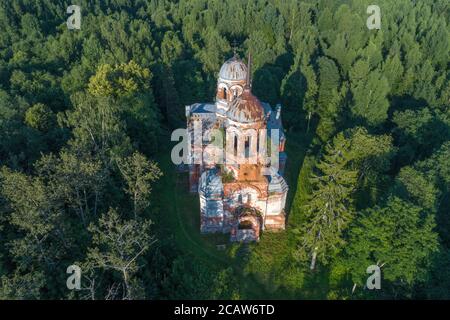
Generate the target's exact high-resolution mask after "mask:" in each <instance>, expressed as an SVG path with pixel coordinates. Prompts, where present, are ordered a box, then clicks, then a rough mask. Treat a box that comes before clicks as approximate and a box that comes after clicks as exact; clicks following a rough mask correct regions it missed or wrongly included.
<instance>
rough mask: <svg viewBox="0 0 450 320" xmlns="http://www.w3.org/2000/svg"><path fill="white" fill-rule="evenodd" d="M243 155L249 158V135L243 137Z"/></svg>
mask: <svg viewBox="0 0 450 320" xmlns="http://www.w3.org/2000/svg"><path fill="white" fill-rule="evenodd" d="M245 157H246V158H250V137H245Z"/></svg>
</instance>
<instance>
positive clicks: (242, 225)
mask: <svg viewBox="0 0 450 320" xmlns="http://www.w3.org/2000/svg"><path fill="white" fill-rule="evenodd" d="M239 229H240V230H248V229H253V224H252V223H251V222H250V221H248V220H245V221H241V222H240V223H239Z"/></svg>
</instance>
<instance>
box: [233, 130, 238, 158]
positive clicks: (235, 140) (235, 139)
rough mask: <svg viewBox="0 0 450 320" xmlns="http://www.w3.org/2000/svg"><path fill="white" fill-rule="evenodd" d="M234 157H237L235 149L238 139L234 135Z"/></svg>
mask: <svg viewBox="0 0 450 320" xmlns="http://www.w3.org/2000/svg"><path fill="white" fill-rule="evenodd" d="M233 145H234V156H235V157H237V149H238V137H237V135H234V144H233Z"/></svg>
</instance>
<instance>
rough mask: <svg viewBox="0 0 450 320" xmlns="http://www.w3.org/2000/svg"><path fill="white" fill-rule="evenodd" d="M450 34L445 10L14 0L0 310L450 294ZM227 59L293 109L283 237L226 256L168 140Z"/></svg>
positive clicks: (426, 1)
mask: <svg viewBox="0 0 450 320" xmlns="http://www.w3.org/2000/svg"><path fill="white" fill-rule="evenodd" d="M375 2H376V3H375ZM71 4H75V5H79V6H80V7H81V9H82V11H81V14H82V20H81V28H80V29H79V30H69V29H68V27H67V25H66V21H67V19H68V17H69V15H68V13H67V12H66V9H67V7H68V6H69V5H71ZM371 4H376V5H378V6H379V7H380V8H381V28H380V29H379V30H378V29H372V30H369V29H368V28H367V26H366V20H367V18H368V16H369V14H367V12H366V9H367V7H368V6H369V5H371ZM449 21H450V3H449V1H448V0H395V1H394V0H376V1H375V0H370V1H369V0H333V1H332V0H304V1H303V0H302V1H296V0H287V1H286V0H227V1H223V0H176V1H175V0H173V1H169V0H133V1H130V0H95V1H92V0H72V1H68V0H67V1H62V0H38V1H35V0H8V1H1V2H0V299H2V300H3V299H101V300H103V299H105V300H118V299H151V300H166V299H450V70H449V66H450V26H449ZM233 50H237V53H238V54H239V55H240V56H241V57H243V59H246V58H245V57H246V56H247V54H248V53H249V52H252V56H253V65H252V71H253V74H252V79H253V92H254V94H255V95H256V96H257V97H258V98H259V99H260V100H261V101H266V102H269V103H270V104H271V105H272V106H274V105H275V104H277V103H281V104H282V105H283V111H282V119H283V125H284V128H285V131H286V135H287V146H286V148H287V154H288V157H289V158H288V163H287V169H286V170H287V172H286V179H287V181H288V184H289V186H290V190H289V195H288V208H287V221H288V222H287V227H286V231H284V232H279V233H264V234H263V235H262V238H261V241H260V242H259V243H257V244H228V243H227V245H226V248H225V249H224V250H218V249H217V246H216V245H217V244H223V243H225V240H224V238H223V237H221V235H212V236H202V235H200V233H199V228H198V223H199V222H198V220H199V211H198V210H199V208H198V207H199V204H198V197H196V196H195V195H192V194H189V192H188V188H187V184H186V181H187V178H186V177H185V176H183V174H180V173H177V171H176V168H175V165H174V164H173V163H172V162H171V160H170V150H171V147H172V145H173V142H171V141H170V134H171V132H172V131H173V130H174V129H176V128H183V127H185V126H186V119H185V115H184V106H185V105H189V104H192V103H195V102H209V101H211V102H212V101H213V100H214V96H215V90H216V81H217V74H218V71H219V69H220V66H221V65H222V64H223V62H224V61H226V60H227V59H228V58H230V57H231V56H232V55H233ZM71 265H77V266H79V267H80V268H81V270H82V279H81V289H80V290H69V289H68V287H67V286H66V280H67V278H68V276H69V274H67V272H66V270H67V268H68V267H69V266H71ZM370 265H377V266H379V267H380V269H381V273H382V279H381V289H380V290H368V288H367V287H366V280H367V277H368V276H369V274H367V272H366V269H367V267H368V266H370Z"/></svg>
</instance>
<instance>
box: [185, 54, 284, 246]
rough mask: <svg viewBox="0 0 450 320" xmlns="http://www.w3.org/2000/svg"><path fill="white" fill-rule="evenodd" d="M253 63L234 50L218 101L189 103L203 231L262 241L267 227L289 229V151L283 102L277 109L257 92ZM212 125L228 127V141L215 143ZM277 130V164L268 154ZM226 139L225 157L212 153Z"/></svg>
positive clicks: (192, 183) (194, 188)
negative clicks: (271, 134)
mask: <svg viewBox="0 0 450 320" xmlns="http://www.w3.org/2000/svg"><path fill="white" fill-rule="evenodd" d="M250 67H251V56H249V59H248V66H247V65H246V64H245V63H244V62H243V61H242V60H241V59H240V58H239V57H237V56H236V54H235V55H234V56H233V57H232V58H231V59H229V60H228V61H226V62H225V63H224V64H223V65H222V67H221V69H220V72H219V77H218V81H217V94H216V99H215V100H216V101H215V103H195V104H192V105H189V106H186V118H187V133H188V135H187V137H188V141H189V145H188V150H189V152H188V157H189V161H188V163H190V164H189V187H190V191H191V192H198V194H199V198H200V231H201V233H229V234H230V241H241V242H250V241H258V240H259V237H260V234H261V232H262V231H264V230H284V228H285V220H286V216H285V211H284V207H285V205H286V196H287V192H288V186H287V184H286V181H285V179H284V178H283V176H282V174H283V172H284V168H285V164H286V159H287V156H286V153H285V152H284V147H285V142H286V138H285V135H284V133H283V127H282V123H281V106H280V105H277V106H276V108H275V110H272V108H271V106H270V105H269V104H268V103H264V102H261V101H259V100H258V98H257V97H255V96H254V95H253V94H252V91H251V79H250V78H251V71H250ZM196 125H197V126H198V125H200V126H201V131H202V136H201V138H200V141H201V142H200V148H201V150H200V154H201V159H200V160H199V159H196V160H197V161H194V157H195V154H197V155H198V154H199V153H198V151H199V150H196V148H197V149H198V148H199V144H198V143H197V144H195V143H194V140H195V139H196V137H195V134H194V132H195V130H194V128H195V126H196ZM213 129H215V130H221V132H223V134H224V136H225V137H224V138H223V140H224V143H223V144H221V145H217V144H216V145H215V146H213V145H212V144H211V141H212V139H208V138H207V137H208V134H205V132H206V133H208V131H211V130H213ZM271 129H277V130H271ZM273 131H277V132H279V134H278V136H277V140H278V139H279V141H276V142H277V143H276V144H275V145H276V148H277V149H278V150H279V152H277V153H275V154H276V157H277V158H276V160H277V161H276V162H277V163H276V165H275V163H274V161H273V158H268V157H267V153H268V152H267V151H268V150H267V149H270V145H272V146H273V144H272V143H273V142H269V143H266V142H267V141H268V140H270V139H268V138H266V136H268V132H273ZM205 137H206V138H205ZM260 138H261V139H260ZM208 145H209V147H208ZM224 145H226V147H225V148H226V153H225V158H226V159H225V161H224V162H223V163H218V162H217V161H216V160H214V159H215V157H214V156H211V157H209V156H208V155H209V154H214V153H215V149H217V148H222V149H224ZM206 150H207V151H206ZM205 151H206V152H205ZM218 151H220V150H218ZM196 152H197V153H196ZM197 158H198V157H197ZM271 159H272V160H271Z"/></svg>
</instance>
